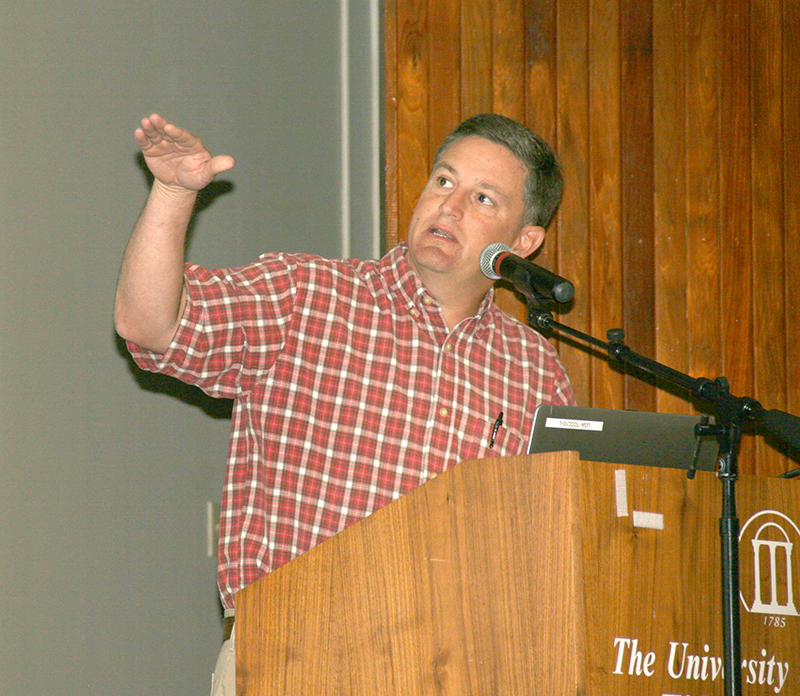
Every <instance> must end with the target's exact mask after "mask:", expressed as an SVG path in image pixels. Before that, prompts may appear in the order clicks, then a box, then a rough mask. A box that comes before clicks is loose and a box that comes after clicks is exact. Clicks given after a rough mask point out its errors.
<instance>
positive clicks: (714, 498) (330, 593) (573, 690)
mask: <svg viewBox="0 0 800 696" xmlns="http://www.w3.org/2000/svg"><path fill="white" fill-rule="evenodd" d="M738 488H739V490H738V492H739V507H740V514H741V516H742V532H743V535H744V537H745V543H744V544H743V545H742V551H741V553H742V555H741V565H742V584H741V588H742V598H743V599H742V601H743V603H744V608H743V612H742V613H743V616H742V621H741V626H742V656H743V658H744V659H748V660H750V659H755V660H761V659H762V654H761V650H762V648H763V649H767V650H769V653H768V654H767V655H766V659H764V662H766V661H767V660H768V659H769V658H770V657H771V656H774V659H775V660H776V661H780V662H781V663H784V662H788V663H789V665H790V670H789V675H788V676H789V678H790V680H789V681H788V682H787V683H785V684H784V685H783V687H784V688H783V689H782V690H781V693H795V692H796V689H797V686H798V684H800V680H798V676H797V674H796V671H795V669H796V658H797V645H798V642H800V617H797V616H791V615H786V617H785V624H784V625H783V627H777V626H772V625H771V624H770V623H769V621H768V620H767V619H768V618H769V616H768V615H767V614H764V613H758V612H751V611H750V609H751V608H752V607H753V604H754V601H755V599H756V598H757V597H758V598H760V599H761V600H762V601H763V602H765V603H769V602H771V601H775V603H776V604H782V605H784V606H788V604H787V601H786V600H787V597H788V592H787V587H788V586H787V579H788V577H789V576H788V575H787V574H786V573H783V572H781V573H774V570H775V569H776V568H777V567H778V566H779V565H780V563H778V564H777V565H775V566H773V568H772V571H771V570H770V564H769V558H767V557H764V556H761V557H759V558H760V561H761V563H760V564H759V575H760V574H761V573H762V571H763V572H764V579H763V583H764V584H762V592H761V593H760V594H759V593H758V592H756V589H757V579H756V572H755V569H756V563H755V559H756V555H755V553H754V552H753V551H752V549H753V548H754V546H753V544H752V540H754V539H759V540H763V541H770V542H779V543H780V542H783V541H790V542H794V543H795V548H796V547H797V545H798V542H800V528H797V526H796V523H795V524H794V525H792V523H790V522H787V519H791V520H797V519H800V503H799V502H798V498H797V495H796V485H795V482H793V481H783V480H777V479H767V478H765V477H742V479H741V481H740V484H739V487H738ZM720 495H721V484H720V483H719V481H718V480H717V477H716V476H715V475H714V474H711V473H705V472H701V473H698V475H697V477H696V478H695V479H691V480H690V479H688V478H687V477H686V474H685V472H684V471H682V470H677V469H666V468H662V467H635V466H625V465H616V464H607V463H603V464H600V463H592V462H580V461H578V459H577V455H576V454H575V453H566V452H560V453H552V454H548V455H536V456H532V457H512V458H505V459H490V460H483V461H470V462H462V463H461V464H459V465H458V466H456V467H453V468H451V469H450V470H448V471H446V472H444V473H443V474H441V475H440V476H438V477H436V478H435V479H433V480H431V481H429V482H428V483H427V484H426V485H424V486H422V487H420V488H418V489H416V490H414V491H412V492H411V493H409V494H407V495H405V496H403V497H401V498H399V499H398V500H396V501H395V502H394V503H392V504H390V505H388V506H386V507H384V508H382V509H381V510H379V511H377V512H376V513H374V514H373V515H371V516H370V517H368V518H367V519H365V520H363V521H361V522H360V523H358V524H355V525H353V526H351V527H349V528H348V529H346V530H344V531H343V532H341V533H340V534H338V535H336V536H334V537H333V538H331V539H329V540H328V541H326V542H324V543H323V544H320V545H319V546H317V547H316V548H314V549H312V550H310V551H309V552H307V553H306V554H304V555H302V556H300V557H298V558H296V559H295V560H293V561H291V562H290V563H288V564H286V565H285V566H283V567H281V568H279V569H278V570H276V571H274V572H273V573H271V574H270V575H268V576H266V577H265V578H262V579H261V580H259V581H258V582H256V583H254V584H253V585H251V586H250V587H248V588H246V589H244V590H243V591H242V592H240V593H239V594H238V595H237V598H236V607H237V618H236V621H237V624H236V631H237V685H238V690H237V693H239V694H240V696H276V695H278V694H281V695H283V694H286V695H287V696H289V695H291V696H294V695H295V694H315V695H318V696H328V695H330V696H334V695H336V696H362V695H363V694H381V695H382V696H407V695H408V694H414V695H415V696H434V695H436V696H468V695H474V696H488V695H490V694H491V695H494V694H526V695H528V694H530V695H531V696H551V695H552V694H564V695H567V694H569V695H574V696H634V695H635V696H639V695H641V694H667V693H671V694H673V693H674V694H687V693H698V689H701V690H700V691H699V692H700V693H703V694H706V695H707V696H720V695H721V694H722V693H723V681H722V678H721V675H719V674H717V676H716V678H712V673H711V670H710V669H709V670H708V676H707V677H706V678H704V679H702V680H701V679H700V678H699V676H698V677H694V678H693V676H692V674H690V672H689V669H688V668H687V667H686V666H684V667H681V662H682V661H681V656H682V653H681V652H680V648H681V646H683V645H684V644H685V647H686V648H687V649H688V651H689V653H690V654H693V655H697V656H699V657H704V656H706V657H709V658H715V659H721V658H720V656H721V654H722V648H721V642H722V640H721V604H722V602H721V581H720V565H719V547H720V543H719V531H718V530H719V525H718V514H719V513H718V510H719V500H720ZM623 500H624V502H622V501H623ZM765 510H768V511H770V512H769V514H767V515H764V514H762V513H763V511H765ZM773 511H778V513H779V514H778V515H776V514H775V513H774V512H773ZM637 513H649V514H650V515H654V516H656V517H658V516H660V522H661V525H660V528H659V526H658V525H655V526H647V525H642V524H641V523H639V522H638V519H639V517H638V515H637ZM780 515H785V516H787V517H781V516H780ZM754 519H756V520H761V522H755V523H753V522H752V520H754ZM763 522H768V523H769V524H768V525H767V526H766V527H764V526H763V525H762V523H763ZM775 523H777V524H780V525H782V526H783V529H782V531H781V530H778V531H776V526H775ZM783 534H786V536H787V538H786V539H784V538H783V536H782V535H783ZM784 564H785V561H784ZM771 572H773V573H774V574H772V575H771V574H770V573H771ZM773 581H774V582H773ZM764 588H766V589H764ZM795 597H796V595H795ZM772 618H773V619H774V618H775V616H772ZM626 640H627V641H628V644H627V647H626V646H625V643H624V641H626ZM634 640H635V641H636V645H635V646H633V645H632V641H634ZM671 644H675V645H676V646H678V648H679V653H678V657H677V660H676V659H674V658H673V659H672V661H671V662H670V660H669V657H670V656H669V650H670V645H671ZM704 646H707V648H704ZM634 647H635V648H636V651H638V653H639V655H638V657H637V655H636V653H635V652H634ZM651 653H652V655H653V657H652V660H651V658H649V657H646V656H647V655H649V654H651ZM679 672H680V674H679ZM699 673H700V666H699V665H698V675H699ZM764 674H765V676H766V672H765V673H764ZM745 676H746V675H745ZM775 676H776V671H775V670H773V677H775ZM775 685H776V684H775V682H774V681H773V687H774V686H775ZM759 693H773V690H772V689H771V688H770V687H768V686H765V687H764V688H763V690H761V691H759Z"/></svg>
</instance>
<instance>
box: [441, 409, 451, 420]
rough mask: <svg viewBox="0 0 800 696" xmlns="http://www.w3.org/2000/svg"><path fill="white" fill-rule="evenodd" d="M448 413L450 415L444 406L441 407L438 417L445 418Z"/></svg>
mask: <svg viewBox="0 0 800 696" xmlns="http://www.w3.org/2000/svg"><path fill="white" fill-rule="evenodd" d="M449 413H450V411H448V410H447V409H446V408H445V407H444V406H442V407H441V408H440V409H439V415H440V416H441V417H442V418H447V415H448V414H449Z"/></svg>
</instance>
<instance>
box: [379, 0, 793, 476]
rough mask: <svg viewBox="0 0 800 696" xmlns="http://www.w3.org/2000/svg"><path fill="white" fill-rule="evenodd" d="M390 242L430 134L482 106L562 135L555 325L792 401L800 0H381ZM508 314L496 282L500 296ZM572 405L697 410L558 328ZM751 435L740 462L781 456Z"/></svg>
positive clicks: (511, 302)
mask: <svg viewBox="0 0 800 696" xmlns="http://www.w3.org/2000/svg"><path fill="white" fill-rule="evenodd" d="M385 11H386V92H387V94H386V97H387V100H386V166H387V170H386V174H387V176H386V180H387V194H386V196H387V198H386V204H387V222H388V228H387V241H388V243H389V244H390V245H391V244H393V243H394V242H396V241H398V240H400V239H404V238H405V235H406V229H407V226H408V221H409V218H410V215H411V211H412V209H413V206H414V203H415V201H416V198H417V196H418V194H419V192H420V190H421V189H422V186H423V184H424V182H425V179H426V178H427V174H428V169H429V166H430V163H431V159H432V156H433V153H434V152H435V150H436V147H437V146H438V144H439V143H440V142H441V140H442V139H443V138H444V137H445V135H446V134H447V133H448V132H449V131H450V130H451V129H452V128H453V127H454V126H455V125H457V124H458V123H459V122H460V121H461V120H462V119H463V118H466V117H468V116H470V115H472V114H475V113H479V112H485V111H495V112H498V113H502V114H505V115H507V116H511V117H513V118H516V119H518V120H520V121H522V122H524V123H526V124H527V125H529V126H530V127H531V128H533V129H534V130H536V131H537V132H539V133H540V134H541V135H542V136H543V137H544V138H545V139H547V140H548V141H549V142H550V143H551V144H552V145H553V146H554V148H555V149H556V151H557V153H558V154H559V157H560V159H561V161H562V165H563V167H564V170H565V175H566V181H567V189H566V193H565V198H564V202H563V204H562V206H561V208H560V210H559V213H558V216H557V219H556V220H555V221H554V223H553V224H552V226H551V228H550V231H549V232H548V240H547V242H546V244H545V249H544V250H543V252H542V253H541V254H540V255H539V256H538V257H537V258H536V261H537V263H540V264H542V265H544V266H546V267H548V268H551V269H552V270H555V271H556V272H558V273H560V274H561V275H563V276H565V277H567V278H569V279H570V280H572V281H573V283H574V284H575V288H576V298H575V300H574V303H573V305H572V307H571V308H570V309H569V311H567V312H565V313H563V314H561V315H559V316H557V318H558V319H559V320H560V321H563V322H564V323H566V324H569V325H571V326H573V327H575V328H578V329H581V330H584V331H587V332H589V333H591V334H593V335H595V336H597V337H599V338H604V337H605V332H606V330H607V329H610V328H615V327H623V328H624V329H625V331H626V335H627V342H628V344H629V345H630V346H631V347H632V348H633V349H634V350H635V351H637V352H639V353H642V354H644V355H646V356H648V357H653V358H655V359H657V360H659V361H661V362H664V363H666V364H667V365H670V366H671V367H674V368H676V369H678V370H681V371H684V372H688V373H689V374H691V375H693V376H695V377H710V378H714V377H717V376H719V375H724V376H725V377H727V378H728V379H729V381H730V383H731V390H732V392H733V393H734V394H737V395H741V396H745V395H746V396H752V397H755V398H757V399H759V400H760V401H761V402H762V404H763V405H764V406H765V407H766V408H777V409H780V410H784V411H789V412H791V413H794V414H800V310H798V306H797V300H798V294H799V293H798V291H800V283H799V282H798V280H797V275H796V272H795V269H796V266H797V263H798V259H800V210H799V209H798V207H799V205H800V173H799V171H798V170H799V169H800V126H799V125H798V117H799V116H800V3H796V2H793V1H790V0H783V2H780V0H778V1H777V2H776V0H747V1H745V0H648V1H644V0H385ZM498 301H499V302H500V303H501V304H502V305H503V306H504V307H506V308H507V309H510V310H511V311H513V312H514V313H516V314H517V315H518V316H520V317H524V311H523V309H522V307H521V305H519V303H517V302H516V300H515V298H513V296H511V295H510V293H505V294H504V295H502V296H501V297H500V299H499V300H498ZM555 342H556V343H557V344H558V346H559V350H560V352H561V355H562V358H563V361H564V363H565V365H566V366H567V369H568V370H569V373H570V375H571V378H572V381H573V384H574V387H575V391H576V394H577V397H578V400H579V403H582V404H588V405H593V406H602V407H614V408H635V409H648V410H659V411H669V412H693V411H694V410H695V409H694V407H693V404H692V403H690V401H688V400H687V398H686V395H685V394H683V393H681V392H674V391H672V390H670V389H668V388H663V387H662V386H660V385H655V384H652V383H648V382H645V381H641V380H639V379H637V378H635V377H633V376H632V375H626V374H624V373H623V371H621V370H620V369H618V368H617V367H614V366H611V365H609V363H608V361H607V360H605V359H604V358H603V356H596V355H595V356H591V355H589V354H588V353H587V352H586V350H584V349H580V348H577V347H575V346H573V345H569V344H568V342H567V341H563V340H562V341H555ZM791 466H792V463H791V462H789V461H788V460H787V459H786V458H785V456H783V455H782V454H781V453H779V452H778V451H777V449H776V448H774V447H773V446H772V445H770V444H769V443H767V442H765V441H764V440H763V439H762V438H760V437H754V436H748V437H746V439H745V445H744V447H743V450H742V456H741V470H742V471H743V472H759V473H764V474H776V473H779V472H781V471H784V470H786V469H787V468H789V467H791Z"/></svg>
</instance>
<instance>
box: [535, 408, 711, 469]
mask: <svg viewBox="0 0 800 696" xmlns="http://www.w3.org/2000/svg"><path fill="white" fill-rule="evenodd" d="M700 419H701V416H691V415H682V414H672V413H652V412H649V411H622V410H619V409H604V408H588V407H583V406H546V405H543V406H539V408H537V409H536V414H535V416H534V422H533V428H532V430H531V437H530V441H529V444H528V453H529V454H534V453H536V452H559V451H576V452H578V453H579V454H580V458H581V459H582V460H585V461H592V462H612V463H616V464H640V465H643V466H664V467H671V468H677V469H688V468H690V467H691V465H692V463H693V462H694V466H695V468H696V469H698V470H699V471H714V469H715V468H716V461H717V454H718V452H719V444H718V443H717V440H716V439H715V438H714V437H702V438H700V439H698V438H697V437H696V436H695V432H694V428H695V425H697V424H698V423H700Z"/></svg>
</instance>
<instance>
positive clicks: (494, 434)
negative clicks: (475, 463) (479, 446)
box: [489, 411, 503, 449]
mask: <svg viewBox="0 0 800 696" xmlns="http://www.w3.org/2000/svg"><path fill="white" fill-rule="evenodd" d="M501 425H503V412H502V411H500V415H498V416H497V419H496V420H495V422H494V425H493V426H492V434H491V436H490V437H489V449H492V448H493V447H494V441H495V440H496V439H497V431H498V430H500V426H501Z"/></svg>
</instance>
